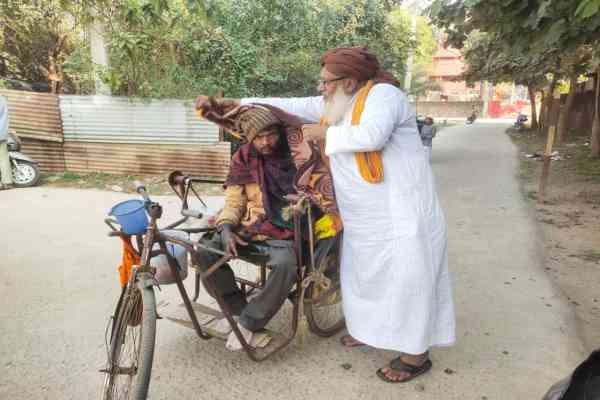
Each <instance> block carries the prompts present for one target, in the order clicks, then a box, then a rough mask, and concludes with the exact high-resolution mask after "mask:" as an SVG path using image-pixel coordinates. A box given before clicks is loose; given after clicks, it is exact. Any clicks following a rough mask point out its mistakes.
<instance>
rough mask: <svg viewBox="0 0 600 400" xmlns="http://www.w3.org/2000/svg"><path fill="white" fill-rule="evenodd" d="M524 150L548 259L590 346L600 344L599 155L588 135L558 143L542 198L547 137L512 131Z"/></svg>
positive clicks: (527, 184)
mask: <svg viewBox="0 0 600 400" xmlns="http://www.w3.org/2000/svg"><path fill="white" fill-rule="evenodd" d="M511 136H512V137H513V138H514V140H515V142H516V143H517V144H518V145H519V148H520V152H521V174H520V177H521V182H522V188H523V192H524V195H525V197H526V198H528V200H529V202H530V204H531V205H532V206H533V207H535V209H536V215H537V220H538V221H539V222H540V227H541V231H542V233H543V238H544V247H545V252H544V264H545V268H546V270H547V271H548V273H549V275H550V276H551V278H552V280H553V281H554V282H555V284H556V285H557V286H558V287H559V288H560V290H561V291H563V292H564V294H565V296H566V297H567V300H568V301H569V304H570V306H571V307H572V309H573V311H574V313H575V315H576V316H577V324H578V332H579V334H580V335H581V337H582V339H583V342H584V344H585V346H586V349H587V350H588V351H592V350H594V349H597V348H598V347H600V160H593V159H590V158H589V156H588V153H589V146H588V145H587V141H586V139H585V138H579V139H571V140H566V141H565V142H564V143H562V144H559V145H557V146H555V147H554V150H555V151H558V154H559V156H560V160H557V161H553V162H552V163H551V167H550V175H549V181H548V189H547V194H546V196H545V198H544V200H545V201H544V202H543V203H539V202H538V201H537V197H538V196H537V192H538V187H539V179H540V175H541V168H542V162H541V161H539V160H536V159H532V158H528V157H526V155H527V154H534V153H541V152H542V151H543V149H544V146H545V143H544V138H539V137H533V136H529V135H527V134H513V135H511Z"/></svg>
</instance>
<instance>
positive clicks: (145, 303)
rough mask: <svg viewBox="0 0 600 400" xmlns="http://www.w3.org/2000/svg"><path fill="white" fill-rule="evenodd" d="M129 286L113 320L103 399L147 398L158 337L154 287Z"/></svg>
mask: <svg viewBox="0 0 600 400" xmlns="http://www.w3.org/2000/svg"><path fill="white" fill-rule="evenodd" d="M143 286H145V285H142V284H140V283H139V282H138V287H134V288H127V289H125V291H124V293H123V295H122V298H121V299H119V303H118V305H117V310H116V312H115V317H114V318H113V319H112V326H111V327H110V328H109V329H110V339H109V342H108V361H107V365H106V368H105V370H103V372H105V373H106V376H105V379H104V385H103V388H102V399H103V400H117V399H119V400H120V399H128V400H129V399H134V400H143V399H146V397H147V394H148V387H149V385H150V374H151V371H152V360H153V358H154V343H155V339H156V304H155V298H154V289H153V287H152V286H150V287H143Z"/></svg>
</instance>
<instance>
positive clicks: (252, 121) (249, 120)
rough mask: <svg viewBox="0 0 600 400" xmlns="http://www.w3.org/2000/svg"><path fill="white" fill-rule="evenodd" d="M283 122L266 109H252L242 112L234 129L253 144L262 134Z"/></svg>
mask: <svg viewBox="0 0 600 400" xmlns="http://www.w3.org/2000/svg"><path fill="white" fill-rule="evenodd" d="M280 124H281V122H280V121H279V119H277V117H276V116H275V115H274V114H273V113H272V112H271V111H269V110H267V109H266V108H262V107H250V108H247V109H245V110H244V111H243V112H240V113H239V114H238V116H237V118H236V119H235V121H234V129H235V130H236V131H237V132H239V133H240V134H241V135H242V136H243V137H244V138H245V139H246V140H247V141H248V143H252V141H253V140H254V138H255V137H256V135H258V134H259V133H260V132H262V131H264V130H266V129H268V128H270V127H272V126H275V125H280Z"/></svg>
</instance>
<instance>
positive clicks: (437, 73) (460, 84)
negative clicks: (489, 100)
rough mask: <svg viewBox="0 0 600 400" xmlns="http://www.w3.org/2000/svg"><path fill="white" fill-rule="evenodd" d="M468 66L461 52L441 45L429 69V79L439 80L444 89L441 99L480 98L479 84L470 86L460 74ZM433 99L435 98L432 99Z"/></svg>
mask: <svg viewBox="0 0 600 400" xmlns="http://www.w3.org/2000/svg"><path fill="white" fill-rule="evenodd" d="M466 68H467V66H466V65H465V63H464V61H463V56H462V54H461V52H460V51H459V50H457V49H453V48H451V47H447V48H445V47H443V46H442V45H440V46H439V47H438V49H437V51H436V52H435V54H434V55H433V63H432V64H431V67H430V68H429V70H428V71H427V77H428V79H430V80H432V81H437V82H439V84H440V86H441V88H442V90H441V92H440V93H439V99H440V100H449V101H469V100H478V99H479V86H480V85H479V84H476V85H475V87H473V88H469V87H467V84H466V82H465V81H464V80H460V76H461V75H462V73H463V72H464V71H465V69H466ZM432 100H433V99H432Z"/></svg>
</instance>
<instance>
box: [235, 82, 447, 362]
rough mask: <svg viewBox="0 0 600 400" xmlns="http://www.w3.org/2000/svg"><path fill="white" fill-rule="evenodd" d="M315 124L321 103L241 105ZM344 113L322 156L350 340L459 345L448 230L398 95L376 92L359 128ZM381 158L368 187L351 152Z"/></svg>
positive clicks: (408, 347) (384, 89)
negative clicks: (326, 161)
mask: <svg viewBox="0 0 600 400" xmlns="http://www.w3.org/2000/svg"><path fill="white" fill-rule="evenodd" d="M252 102H261V103H266V104H271V105H273V106H276V107H279V108H281V109H283V110H285V111H287V112H289V113H291V114H296V115H299V116H301V117H304V118H306V119H309V120H312V121H318V120H319V119H320V117H321V116H322V113H323V105H324V103H323V98H322V97H307V98H292V99H277V98H272V99H258V98H249V99H243V100H242V103H244V104H246V103H252ZM351 114H352V110H351V109H350V110H349V111H348V113H347V114H346V115H345V117H344V118H343V120H342V121H340V122H339V123H338V124H336V125H335V126H331V127H329V129H328V130H327V141H326V147H325V151H326V153H327V154H328V155H329V157H330V162H331V173H332V176H333V183H334V187H335V194H336V199H337V203H338V207H339V210H340V213H341V216H342V220H343V223H344V239H343V245H342V262H341V284H342V298H343V306H344V314H345V317H346V325H347V327H348V332H349V333H350V334H351V335H352V336H353V337H354V338H356V339H357V340H360V341H361V342H363V343H366V344H368V345H370V346H373V347H377V348H381V349H388V350H397V351H401V352H404V353H409V354H421V353H423V352H425V351H426V350H427V349H428V348H429V347H431V346H447V345H451V344H453V343H454V341H455V318H454V306H453V302H452V292H451V288H450V279H449V274H448V257H447V233H446V222H445V220H444V215H443V212H442V209H441V207H440V205H439V202H438V198H437V194H436V190H435V184H434V179H433V174H432V171H431V167H430V165H429V161H428V159H427V156H426V153H425V151H424V149H423V145H422V143H421V138H420V137H419V134H418V131H417V125H416V120H415V115H414V112H413V111H412V110H411V107H410V105H409V103H408V100H407V98H406V96H405V95H404V93H402V92H401V91H400V90H398V89H397V88H396V87H394V86H392V85H388V84H378V85H375V86H374V87H373V88H372V89H371V92H370V93H369V95H368V97H367V101H366V104H365V109H364V111H363V113H362V116H361V120H360V124H359V125H356V126H352V125H351ZM374 150H382V159H383V174H384V179H383V182H382V183H378V184H372V183H368V182H367V181H365V180H364V179H363V178H362V177H361V175H360V173H359V171H358V167H357V163H356V160H355V157H354V153H355V152H359V151H374Z"/></svg>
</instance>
